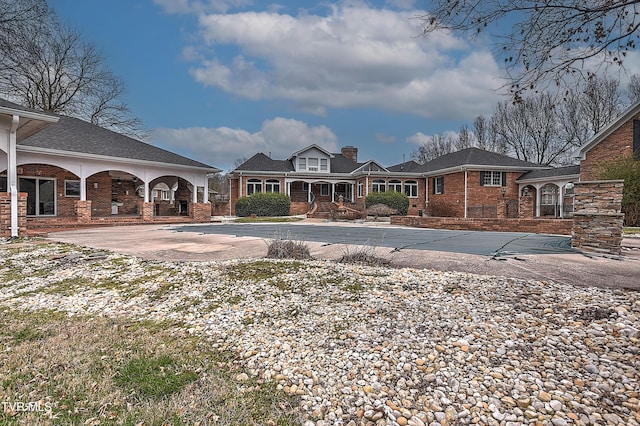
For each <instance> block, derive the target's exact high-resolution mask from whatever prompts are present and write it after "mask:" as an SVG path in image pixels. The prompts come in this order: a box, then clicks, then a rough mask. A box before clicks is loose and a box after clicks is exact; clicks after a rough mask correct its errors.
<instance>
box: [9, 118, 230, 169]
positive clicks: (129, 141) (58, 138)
mask: <svg viewBox="0 0 640 426" xmlns="http://www.w3.org/2000/svg"><path fill="white" fill-rule="evenodd" d="M18 146H30V147H38V148H45V149H54V150H59V151H69V152H72V153H83V154H92V155H104V156H108V157H115V158H126V159H134V160H145V161H152V162H158V163H165V164H175V165H181V166H189V167H197V168H206V169H212V170H217V169H216V168H215V167H212V166H209V165H207V164H204V163H201V162H199V161H195V160H191V159H190V158H187V157H183V156H181V155H178V154H175V153H173V152H171V151H167V150H165V149H162V148H158V147H157V146H153V145H150V144H148V143H145V142H141V141H139V140H136V139H133V138H130V137H128V136H124V135H121V134H119V133H116V132H112V131H111V130H107V129H104V128H102V127H99V126H96V125H94V124H91V123H88V122H86V121H83V120H80V119H78V118H72V117H66V116H60V120H59V121H58V123H56V124H52V125H51V126H49V127H47V128H46V129H44V130H42V131H41V132H39V133H36V134H35V135H33V136H30V137H28V138H26V139H25V140H23V141H21V142H20V143H19V145H18Z"/></svg>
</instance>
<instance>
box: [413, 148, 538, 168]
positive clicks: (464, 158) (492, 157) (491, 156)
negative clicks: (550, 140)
mask: <svg viewBox="0 0 640 426" xmlns="http://www.w3.org/2000/svg"><path fill="white" fill-rule="evenodd" d="M459 166H494V167H512V168H515V169H524V170H527V169H532V168H545V166H542V165H540V164H536V163H531V162H529V161H522V160H518V159H517V158H513V157H509V156H507V155H502V154H497V153H495V152H490V151H484V150H482V149H479V148H466V149H463V150H460V151H457V152H452V153H451V154H445V155H443V156H441V157H438V158H436V159H434V160H431V161H429V162H427V163H425V164H423V165H422V166H421V167H419V169H418V170H416V171H418V172H434V171H438V170H445V169H449V168H452V167H459Z"/></svg>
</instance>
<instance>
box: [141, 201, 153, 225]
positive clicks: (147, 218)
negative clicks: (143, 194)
mask: <svg viewBox="0 0 640 426" xmlns="http://www.w3.org/2000/svg"><path fill="white" fill-rule="evenodd" d="M153 206H154V203H144V202H143V203H142V221H143V222H151V221H153Z"/></svg>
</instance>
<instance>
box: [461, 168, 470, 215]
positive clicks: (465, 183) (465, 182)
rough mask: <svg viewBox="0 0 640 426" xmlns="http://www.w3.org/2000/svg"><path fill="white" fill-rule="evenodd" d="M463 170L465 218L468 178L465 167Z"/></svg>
mask: <svg viewBox="0 0 640 426" xmlns="http://www.w3.org/2000/svg"><path fill="white" fill-rule="evenodd" d="M462 169H463V170H464V218H465V219H466V218H467V179H468V178H469V176H468V172H467V169H466V168H464V167H463V168H462Z"/></svg>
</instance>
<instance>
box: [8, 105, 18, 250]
mask: <svg viewBox="0 0 640 426" xmlns="http://www.w3.org/2000/svg"><path fill="white" fill-rule="evenodd" d="M19 122H20V117H19V116H17V115H14V116H13V118H12V119H11V128H10V129H9V146H8V147H7V148H8V149H7V151H8V157H9V158H8V162H9V164H7V168H8V170H7V172H8V177H9V182H8V183H9V191H10V193H11V238H16V237H18V234H19V227H18V167H17V159H16V143H17V142H16V136H17V135H16V132H17V131H18V124H19Z"/></svg>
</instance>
